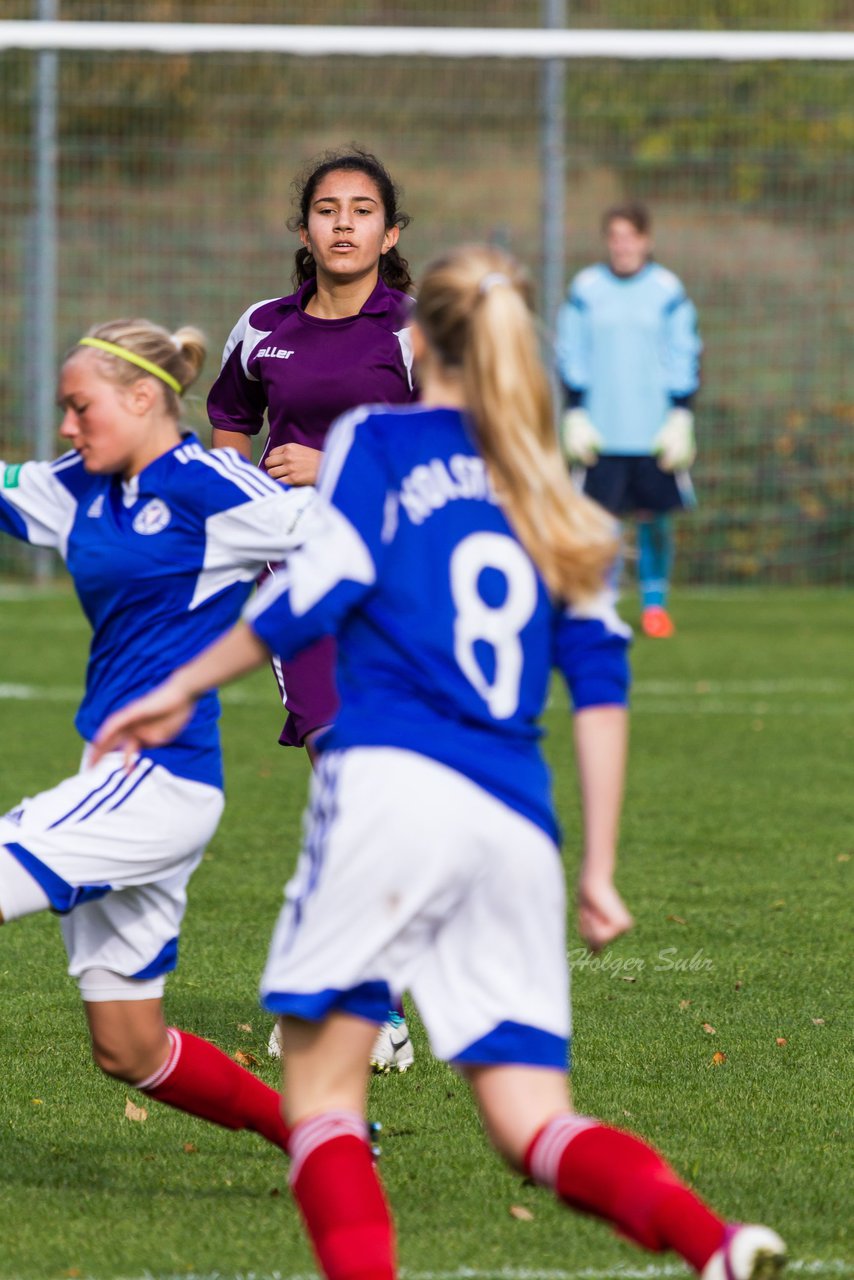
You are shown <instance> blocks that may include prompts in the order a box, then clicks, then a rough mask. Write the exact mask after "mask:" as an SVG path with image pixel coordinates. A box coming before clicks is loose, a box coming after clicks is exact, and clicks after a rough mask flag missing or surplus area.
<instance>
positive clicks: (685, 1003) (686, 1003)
mask: <svg viewBox="0 0 854 1280" xmlns="http://www.w3.org/2000/svg"><path fill="white" fill-rule="evenodd" d="M690 1003H691V1001H690V1000H680V1001H679V1008H680V1009H687V1008H688V1006H689V1004H690Z"/></svg>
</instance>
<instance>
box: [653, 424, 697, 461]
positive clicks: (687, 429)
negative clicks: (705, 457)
mask: <svg viewBox="0 0 854 1280" xmlns="http://www.w3.org/2000/svg"><path fill="white" fill-rule="evenodd" d="M652 451H653V453H655V454H657V455H658V465H659V466H660V467H661V470H662V471H687V470H688V468H689V467H690V465H691V463H692V462H693V461H694V459H695V458H696V456H697V446H696V443H695V441H694V415H693V413H692V412H691V410H690V409H671V410H670V412H669V413H668V415H667V417H666V418H665V419H664V426H663V427H662V428H661V430H660V431H659V433H658V435H657V436H656V437H655V439H654V440H653V442H652Z"/></svg>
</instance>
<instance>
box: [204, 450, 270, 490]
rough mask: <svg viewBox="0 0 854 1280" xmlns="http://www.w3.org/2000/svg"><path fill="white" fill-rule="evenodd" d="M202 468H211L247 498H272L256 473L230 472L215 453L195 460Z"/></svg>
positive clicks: (235, 469) (205, 454)
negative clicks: (259, 481)
mask: <svg viewBox="0 0 854 1280" xmlns="http://www.w3.org/2000/svg"><path fill="white" fill-rule="evenodd" d="M195 461H196V462H200V463H201V464H202V466H205V467H210V469H211V470H212V471H215V472H216V473H217V475H220V476H222V478H223V479H224V480H229V481H230V482H231V483H232V484H233V485H234V486H235V487H236V488H237V489H239V490H240V491H241V493H244V494H245V495H246V497H247V498H267V497H269V496H270V490H269V489H268V488H267V486H266V485H265V484H263V483H261V484H259V483H258V480H259V477H258V476H256V475H255V474H254V472H244V471H242V469H241V470H238V469H237V468H236V467H235V468H234V470H233V471H232V470H230V469H229V468H228V467H227V466H225V465H224V462H223V459H222V458H217V457H216V456H215V455H214V454H213V453H204V454H202V455H201V457H199V458H196V459H195Z"/></svg>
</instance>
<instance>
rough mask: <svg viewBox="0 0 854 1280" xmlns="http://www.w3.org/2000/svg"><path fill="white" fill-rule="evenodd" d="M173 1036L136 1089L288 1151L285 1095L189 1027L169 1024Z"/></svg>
mask: <svg viewBox="0 0 854 1280" xmlns="http://www.w3.org/2000/svg"><path fill="white" fill-rule="evenodd" d="M169 1039H170V1040H171V1042H172V1051H171V1053H170V1054H169V1057H168V1058H167V1059H166V1061H165V1062H164V1064H163V1066H162V1067H161V1068H160V1070H159V1071H157V1072H156V1073H155V1074H154V1075H153V1076H150V1077H149V1079H148V1080H143V1081H142V1082H141V1083H140V1084H138V1085H137V1086H136V1087H137V1089H141V1090H142V1092H143V1093H147V1094H148V1096H149V1097H150V1098H156V1099H157V1101H158V1102H165V1103H167V1104H168V1105H169V1106H170V1107H177V1108H178V1110H179V1111H188V1112H189V1113H190V1115H191V1116H201V1118H202V1119H203V1120H211V1121H213V1123H214V1124H221V1125H223V1126H224V1127H225V1128H226V1129H252V1130H254V1132H255V1133H260V1134H261V1136H262V1137H264V1138H266V1139H267V1141H268V1142H272V1143H273V1144H274V1145H275V1146H277V1147H281V1148H282V1150H283V1151H287V1149H288V1137H289V1132H288V1128H287V1125H286V1124H285V1122H284V1120H283V1119H282V1109H281V1108H282V1098H281V1095H280V1094H278V1093H276V1090H275V1089H271V1088H270V1086H269V1085H266V1084H264V1082H263V1080H259V1079H257V1077H256V1076H253V1075H252V1073H251V1071H247V1070H246V1069H245V1068H244V1067H241V1066H238V1064H237V1063H236V1062H234V1061H232V1059H231V1058H229V1057H227V1056H226V1055H225V1054H224V1053H223V1052H222V1051H221V1050H220V1049H217V1047H216V1045H213V1044H210V1043H209V1042H208V1041H207V1040H201V1039H199V1037H198V1036H194V1035H190V1033H189V1031H178V1030H177V1029H176V1028H175V1027H170V1028H169Z"/></svg>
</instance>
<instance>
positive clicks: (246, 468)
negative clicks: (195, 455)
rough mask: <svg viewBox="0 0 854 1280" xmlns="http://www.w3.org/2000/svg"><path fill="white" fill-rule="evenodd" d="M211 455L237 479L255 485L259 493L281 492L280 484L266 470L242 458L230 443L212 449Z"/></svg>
mask: <svg viewBox="0 0 854 1280" xmlns="http://www.w3.org/2000/svg"><path fill="white" fill-rule="evenodd" d="M209 456H210V457H212V458H215V459H216V461H217V462H219V463H221V464H222V466H223V467H224V468H225V470H226V471H227V472H228V473H229V474H230V475H233V476H234V478H235V479H236V480H245V481H246V483H247V484H252V485H255V486H256V488H257V491H258V493H259V494H262V495H263V496H264V497H266V496H267V495H268V494H270V493H281V490H282V486H281V485H280V484H278V483H277V482H276V481H275V480H272V479H271V478H270V476H268V475H267V473H266V471H261V470H260V469H259V468H258V467H256V466H255V465H254V463H251V462H249V461H248V460H246V459H244V458H242V457H241V455H240V454H238V453H236V452H235V450H234V449H232V448H231V446H230V445H228V446H226V448H224V449H214V450H212V452H211V454H210V455H209Z"/></svg>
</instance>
